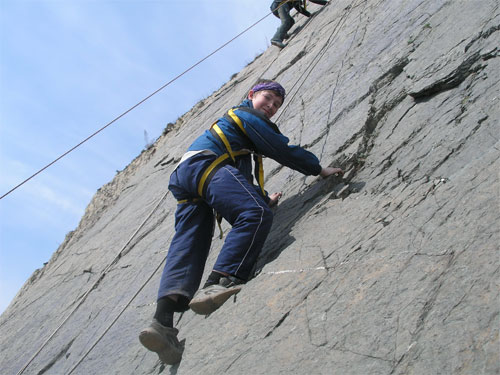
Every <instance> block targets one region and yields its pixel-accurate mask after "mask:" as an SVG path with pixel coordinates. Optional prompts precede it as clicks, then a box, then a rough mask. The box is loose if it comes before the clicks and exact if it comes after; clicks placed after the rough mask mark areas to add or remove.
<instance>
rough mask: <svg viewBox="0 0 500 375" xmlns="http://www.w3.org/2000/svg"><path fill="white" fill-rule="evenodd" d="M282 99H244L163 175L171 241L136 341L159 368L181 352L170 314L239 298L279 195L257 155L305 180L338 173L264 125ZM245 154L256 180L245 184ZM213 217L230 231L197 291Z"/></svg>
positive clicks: (271, 88) (266, 92)
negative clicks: (170, 202) (170, 207)
mask: <svg viewBox="0 0 500 375" xmlns="http://www.w3.org/2000/svg"><path fill="white" fill-rule="evenodd" d="M284 99H285V89H284V88H283V87H282V86H281V85H280V84H279V83H277V82H274V81H269V80H265V81H262V82H260V83H258V84H257V85H255V86H254V87H252V89H251V90H250V91H249V93H248V96H247V98H246V99H245V100H244V101H243V102H242V103H241V104H240V105H239V106H237V107H233V108H231V109H230V110H229V111H228V112H227V114H225V115H224V117H221V118H219V119H218V120H217V121H216V122H215V123H214V124H213V125H212V127H211V128H210V129H209V130H206V131H205V132H204V133H203V134H202V135H201V136H199V137H198V138H197V139H196V140H195V141H194V142H193V143H192V144H191V146H190V147H189V148H188V150H187V152H186V153H185V154H184V156H183V157H182V158H181V160H180V162H179V164H178V165H177V167H176V168H175V170H174V171H173V172H172V174H171V176H170V182H169V185H168V188H169V190H170V192H171V193H172V194H173V195H174V197H175V198H176V199H177V201H178V205H177V210H176V213H175V235H174V237H173V239H172V241H171V244H170V248H169V251H168V254H167V259H166V264H165V267H164V269H163V274H162V276H161V280H160V286H159V291H158V300H157V305H156V312H155V314H154V317H153V321H152V323H151V325H150V326H149V327H147V328H146V329H144V330H143V331H142V332H141V333H140V334H139V340H140V342H141V343H142V344H143V345H144V346H145V347H146V348H147V349H149V350H151V351H154V352H156V353H157V354H158V356H159V358H160V360H161V361H162V362H164V363H166V364H175V363H178V362H179V361H180V360H181V358H182V352H183V347H182V345H181V344H180V342H179V340H178V339H177V334H178V330H177V329H176V328H174V327H173V317H174V312H184V311H186V310H188V309H189V308H191V310H193V311H194V312H195V313H197V314H203V315H208V314H210V313H212V312H213V311H215V310H216V309H218V308H219V307H220V306H222V304H223V303H224V302H225V301H226V300H227V299H229V298H230V296H231V295H234V294H236V293H238V292H239V291H240V290H241V288H242V285H243V284H244V283H245V282H246V281H247V280H249V278H250V277H251V276H252V275H251V272H252V269H253V267H254V265H255V263H256V261H257V257H258V255H259V253H260V251H261V249H262V247H263V245H264V241H265V240H266V238H267V235H268V233H269V231H270V229H271V223H272V221H273V213H272V211H271V208H270V207H271V206H274V205H276V204H277V203H278V201H279V199H280V198H281V195H282V194H281V192H279V193H274V194H271V195H268V193H267V192H266V191H265V190H264V187H263V172H262V159H261V155H264V156H267V157H269V158H272V159H274V160H276V161H277V162H278V163H280V164H282V165H285V166H287V167H289V168H292V169H294V170H297V171H299V172H301V173H303V174H305V175H320V176H322V177H324V178H325V177H327V176H330V175H333V174H343V171H342V170H341V169H340V168H334V167H322V166H321V165H320V163H319V160H318V158H317V157H316V156H315V155H314V154H312V153H311V152H309V151H307V150H305V149H303V148H302V147H300V146H295V145H289V144H288V142H289V139H288V138H287V137H285V136H284V135H283V134H281V132H280V131H279V129H278V127H277V126H276V124H274V123H273V122H271V121H270V118H271V117H273V115H274V114H275V113H276V112H277V111H278V109H279V108H280V106H281V105H282V104H283V101H284ZM252 154H253V155H254V161H255V172H254V173H255V177H256V179H257V182H258V185H254V184H253V183H252V180H253V178H252ZM214 211H215V212H217V213H218V214H219V215H220V216H222V217H223V218H224V219H226V220H227V221H228V222H229V223H230V224H231V226H232V229H231V231H230V232H229V233H228V235H227V237H226V239H225V242H224V245H223V246H222V249H221V250H220V253H219V255H218V258H217V260H216V262H215V264H214V266H213V270H212V271H211V273H210V274H209V276H208V279H207V281H206V282H205V284H204V285H203V287H202V288H201V289H200V290H198V288H199V286H200V282H201V278H202V275H203V271H204V267H205V262H206V259H207V256H208V252H209V249H210V245H211V242H212V236H213V233H214V225H215V219H214Z"/></svg>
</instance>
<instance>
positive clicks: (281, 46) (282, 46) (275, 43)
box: [271, 39, 286, 48]
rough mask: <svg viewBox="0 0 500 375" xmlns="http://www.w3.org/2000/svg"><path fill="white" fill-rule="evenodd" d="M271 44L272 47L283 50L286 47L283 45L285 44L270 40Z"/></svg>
mask: <svg viewBox="0 0 500 375" xmlns="http://www.w3.org/2000/svg"><path fill="white" fill-rule="evenodd" d="M271 44H272V45H273V46H276V47H278V48H285V47H286V44H285V43H283V42H282V41H281V40H276V39H272V40H271Z"/></svg>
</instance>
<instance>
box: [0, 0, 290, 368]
mask: <svg viewBox="0 0 500 375" xmlns="http://www.w3.org/2000/svg"><path fill="white" fill-rule="evenodd" d="M289 1H291V0H286V1H284V2H283V3H282V4H281V5H280V6H282V5H283V4H285V3H287V2H289ZM270 14H272V12H271V13H268V14H266V15H265V16H264V17H262V18H261V19H259V20H258V21H256V22H254V23H253V24H252V25H251V26H249V27H247V28H246V29H245V30H243V31H242V32H240V33H239V34H237V35H236V36H235V37H233V38H232V39H230V40H229V41H228V42H226V43H224V44H223V45H221V46H220V47H218V48H217V49H215V50H214V51H213V52H211V53H210V54H209V55H207V56H205V57H204V58H203V59H201V60H200V61H198V62H197V63H195V64H194V65H192V66H191V67H189V68H188V69H186V70H185V71H184V72H182V73H181V74H179V75H177V76H176V77H174V78H173V79H172V80H170V81H169V82H167V83H166V84H164V85H163V86H161V87H160V88H159V89H157V90H156V91H154V92H153V93H152V94H150V95H148V96H147V97H145V98H144V99H143V100H141V101H140V102H138V103H137V104H135V105H134V106H132V107H131V108H129V109H128V110H126V111H125V112H123V113H122V114H121V115H119V116H118V117H116V118H115V119H113V120H112V121H110V122H109V123H107V124H106V125H105V126H103V127H102V128H100V129H99V130H97V131H96V132H94V133H93V134H91V135H90V136H88V137H87V138H85V139H84V140H83V141H81V142H80V143H78V144H77V145H76V146H74V147H72V148H71V149H69V150H68V151H66V152H65V153H64V154H62V155H61V156H59V157H58V158H57V159H55V160H54V161H52V162H51V163H49V164H47V165H46V166H45V167H43V168H42V169H40V170H39V171H38V172H36V173H35V174H33V175H32V176H30V177H29V178H27V179H26V180H24V181H23V182H21V183H20V184H18V185H17V186H15V187H14V188H12V189H11V190H9V191H8V192H7V193H5V194H4V195H2V196H1V197H0V199H2V198H4V197H5V196H7V195H8V194H10V193H11V192H13V191H14V190H16V189H17V188H19V187H20V186H22V185H23V184H25V183H26V182H28V181H29V180H31V179H32V178H33V177H35V176H36V175H38V174H39V173H41V172H42V171H44V170H45V169H47V168H48V167H50V166H51V165H53V164H54V163H56V162H57V161H58V160H60V159H62V158H63V157H64V156H66V155H67V154H69V153H70V152H72V151H73V150H75V149H76V148H77V147H79V146H80V145H82V144H83V143H85V142H87V141H88V140H89V139H91V138H92V137H94V136H95V135H97V134H98V133H100V132H101V131H103V130H104V129H106V128H107V127H108V126H110V125H111V124H113V123H114V122H116V121H117V120H119V119H120V118H122V117H123V116H125V115H126V114H127V113H129V112H130V111H132V110H133V109H135V108H137V107H138V106H139V105H141V104H142V103H144V102H145V101H146V100H148V99H150V98H151V97H152V96H153V95H155V94H157V93H158V92H160V91H161V90H163V89H164V88H165V87H167V86H168V85H170V84H171V83H172V82H174V81H175V80H177V79H179V78H180V77H182V76H183V75H184V74H186V73H187V72H189V71H190V70H192V69H193V68H195V67H196V66H197V65H199V64H201V63H202V62H203V61H205V60H206V59H208V58H209V57H211V56H212V55H214V54H215V53H217V52H218V51H220V50H221V49H222V48H224V47H225V46H227V45H228V44H229V43H231V42H233V41H234V40H235V39H237V38H238V37H240V36H241V35H242V34H244V33H246V32H247V31H248V30H250V29H251V28H253V27H255V26H256V25H257V24H258V23H260V22H262V21H263V20H264V19H265V18H266V17H268V16H269V15H270ZM168 193H169V192H168V191H167V192H166V193H165V194H163V196H162V197H161V198H160V199H159V200H158V202H157V203H156V205H155V207H154V208H153V209H152V210H151V212H150V213H149V214H148V216H147V217H146V218H145V219H144V221H143V222H142V223H141V224H140V225H139V227H138V228H137V229H136V230H135V232H134V233H133V234H132V236H131V237H130V238H129V240H128V241H127V242H126V243H125V244H124V245H123V247H122V248H121V250H120V251H119V252H118V254H117V255H116V256H115V258H114V259H113V260H112V261H111V263H109V264H108V266H106V268H105V269H104V271H102V272H101V274H100V276H99V277H98V279H97V280H96V281H95V282H94V283H93V284H92V286H91V287H90V288H89V289H88V290H87V292H86V293H85V294H84V295H83V296H82V298H81V299H80V301H79V303H78V304H77V305H76V306H75V307H74V308H73V309H72V310H71V312H70V313H69V314H68V316H66V318H65V319H64V320H63V321H62V322H61V324H60V325H59V326H58V327H57V328H56V329H55V330H54V332H52V334H51V335H50V336H49V337H48V338H47V339H46V340H45V341H44V342H43V344H42V345H41V346H40V348H39V349H38V350H37V351H36V352H35V353H34V354H33V356H32V357H31V358H30V359H29V360H28V362H27V363H26V364H25V365H24V366H23V367H22V368H21V370H19V372H18V373H17V375H21V374H22V373H23V372H24V371H25V370H26V369H27V368H28V366H29V365H30V364H31V363H32V362H33V360H34V359H35V358H36V357H37V356H38V354H39V353H40V352H41V351H42V350H43V348H44V347H45V346H46V345H47V344H48V343H49V341H50V340H51V339H52V338H53V337H54V336H55V335H56V334H57V332H59V330H60V329H61V328H62V326H63V325H64V324H65V323H66V322H67V321H68V320H69V319H70V318H71V316H73V314H74V313H75V312H76V310H77V309H78V308H79V307H80V306H81V305H82V304H83V302H84V301H85V300H86V298H87V297H88V295H89V294H90V293H91V292H92V290H94V289H95V288H96V287H97V285H98V284H99V283H100V282H101V280H102V279H103V278H104V276H105V275H106V273H107V272H108V271H109V269H110V268H111V266H112V265H113V264H115V263H116V262H117V261H118V260H119V259H120V258H121V256H122V254H123V252H124V250H125V248H126V247H127V246H128V245H129V244H130V242H131V241H132V239H133V238H134V237H135V236H136V235H137V233H138V232H139V231H140V230H141V229H142V227H143V226H144V225H145V224H146V222H147V221H148V220H149V218H150V217H151V216H152V215H153V214H154V212H155V211H156V210H157V208H158V207H159V206H160V204H161V202H163V200H164V199H165V198H166V196H167V195H168ZM165 258H166V256H165ZM165 258H163V259H162V261H161V262H160V263H159V264H158V266H157V267H156V268H155V270H154V271H153V273H152V274H151V275H150V276H149V278H148V279H147V280H146V281H145V282H144V283H143V284H142V286H141V287H140V288H139V290H138V291H137V292H136V293H135V294H134V295H133V297H132V298H131V299H130V300H129V302H128V303H127V304H126V306H125V307H124V308H123V309H122V310H121V311H120V313H119V314H118V315H117V316H116V318H115V319H114V320H113V321H112V322H111V324H110V325H109V326H108V327H107V328H106V329H105V330H104V332H103V333H102V334H101V335H100V336H99V337H98V338H97V339H96V341H95V342H94V344H93V345H92V346H91V347H90V348H89V349H88V350H87V352H86V353H85V354H84V355H83V356H82V357H81V358H80V359H79V360H78V362H77V363H76V364H75V365H74V366H73V367H72V368H71V370H70V372H69V373H68V374H71V373H72V372H73V371H74V370H75V369H76V368H77V367H78V365H79V364H80V363H81V362H82V361H83V360H84V359H85V358H86V356H87V355H88V354H89V353H90V352H91V351H92V349H93V348H94V347H95V346H96V345H97V344H98V343H99V341H100V340H101V339H102V337H104V335H105V334H106V333H107V332H108V331H109V330H110V329H111V327H112V326H113V325H114V324H115V323H116V321H117V320H118V319H119V318H120V316H121V315H122V314H123V313H124V312H125V310H126V309H127V307H128V306H129V305H130V304H131V303H132V301H133V300H134V299H135V297H136V296H137V295H138V294H139V293H140V292H141V291H142V289H143V288H144V287H145V286H146V285H147V283H148V282H149V281H150V280H151V279H152V278H153V276H154V275H155V274H156V272H157V271H158V270H159V268H160V267H161V265H162V264H163V262H164V261H165Z"/></svg>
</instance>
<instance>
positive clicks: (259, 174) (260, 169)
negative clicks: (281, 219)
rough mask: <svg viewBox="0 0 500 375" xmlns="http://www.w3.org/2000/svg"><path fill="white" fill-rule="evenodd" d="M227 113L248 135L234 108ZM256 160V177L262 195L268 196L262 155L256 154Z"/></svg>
mask: <svg viewBox="0 0 500 375" xmlns="http://www.w3.org/2000/svg"><path fill="white" fill-rule="evenodd" d="M227 114H228V115H229V116H230V117H231V118H232V119H233V121H234V122H235V123H236V125H238V128H240V130H241V131H242V132H243V134H245V135H246V136H247V137H248V133H247V131H246V130H245V128H244V127H243V123H242V122H241V120H240V118H239V117H238V116H237V115H236V114H235V113H234V111H233V109H230V110H229V111H228V112H227ZM254 161H255V165H256V168H255V170H256V173H255V177H256V178H257V181H258V183H259V186H260V190H261V191H262V195H263V196H266V191H265V190H264V164H263V162H262V155H259V154H255V156H254Z"/></svg>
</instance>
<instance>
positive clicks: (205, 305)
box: [189, 277, 241, 315]
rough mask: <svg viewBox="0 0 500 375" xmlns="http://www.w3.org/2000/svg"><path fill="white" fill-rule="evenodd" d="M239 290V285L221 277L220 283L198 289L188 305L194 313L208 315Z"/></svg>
mask: <svg viewBox="0 0 500 375" xmlns="http://www.w3.org/2000/svg"><path fill="white" fill-rule="evenodd" d="M226 279H227V280H226ZM221 284H223V285H221ZM224 285H227V286H224ZM240 290H241V285H235V283H234V282H232V281H231V280H230V279H229V278H226V277H223V278H222V279H221V282H220V284H214V285H209V286H207V287H205V288H202V289H200V290H198V291H197V292H196V294H195V295H194V297H193V299H192V300H191V302H190V303H189V307H190V308H191V310H193V311H194V312H195V313H196V314H200V315H208V314H211V313H213V312H214V311H215V310H217V309H218V308H219V307H221V306H222V305H223V304H224V302H226V301H227V300H228V299H229V297H231V296H232V295H234V294H236V293H238V292H239V291H240Z"/></svg>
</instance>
